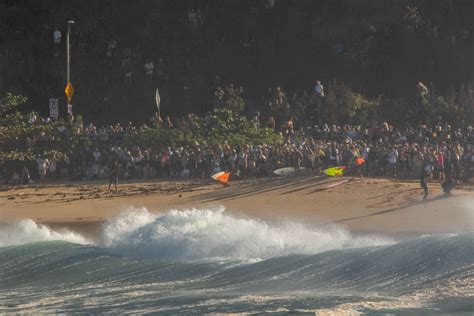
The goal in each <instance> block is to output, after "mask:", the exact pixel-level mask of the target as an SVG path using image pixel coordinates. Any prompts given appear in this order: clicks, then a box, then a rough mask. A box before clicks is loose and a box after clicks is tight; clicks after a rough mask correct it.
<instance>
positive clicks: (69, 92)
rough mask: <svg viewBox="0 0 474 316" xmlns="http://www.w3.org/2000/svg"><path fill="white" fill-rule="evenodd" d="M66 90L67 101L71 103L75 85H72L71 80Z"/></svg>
mask: <svg viewBox="0 0 474 316" xmlns="http://www.w3.org/2000/svg"><path fill="white" fill-rule="evenodd" d="M64 92H66V97H67V102H68V103H71V100H72V96H73V95H74V87H73V86H72V84H71V81H68V82H67V85H66V88H65V89H64Z"/></svg>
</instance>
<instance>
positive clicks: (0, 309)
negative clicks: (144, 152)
mask: <svg viewBox="0 0 474 316" xmlns="http://www.w3.org/2000/svg"><path fill="white" fill-rule="evenodd" d="M10 313H31V314H51V313H63V314H68V313H87V314H88V313H91V314H97V313H110V314H127V313H133V314H136V313H138V314H148V313H149V314H160V315H166V314H185V315H194V314H196V315H200V314H221V313H253V314H272V315H274V314H277V315H290V314H291V315H292V314H302V315H305V314H308V315H314V314H316V315H334V314H338V313H339V314H343V315H347V314H349V315H360V314H369V315H381V314H382V315H391V314H393V315H399V314H404V315H425V314H426V315H433V314H434V315H436V314H439V315H445V314H456V315H457V314H459V315H472V314H474V233H464V234H459V235H456V234H450V235H430V236H421V237H417V238H413V239H409V240H404V241H394V240H391V239H389V238H385V237H383V236H375V235H364V236H362V235H352V234H351V233H349V232H348V231H346V230H344V229H342V228H340V227H337V226H332V227H315V226H310V225H306V224H302V223H298V222H289V221H285V222H265V221H262V220H256V219H251V218H237V217H233V216H231V215H229V214H227V213H226V212H225V210H224V209H223V208H216V209H189V210H184V211H176V210H174V211H173V210H172V211H169V212H166V213H161V214H152V213H150V212H148V211H147V210H146V209H130V210H128V211H126V212H124V214H123V215H121V216H118V217H116V218H113V219H111V220H109V221H108V222H107V223H105V224H104V225H103V227H102V228H101V234H100V237H99V238H97V239H96V240H90V239H87V238H85V237H83V236H81V235H79V234H77V233H74V232H71V231H65V230H63V231H53V230H51V229H50V228H48V227H46V226H42V225H39V224H37V223H35V222H34V221H32V220H28V219H26V220H21V221H18V222H16V223H11V224H8V225H7V224H5V225H3V226H0V314H10Z"/></svg>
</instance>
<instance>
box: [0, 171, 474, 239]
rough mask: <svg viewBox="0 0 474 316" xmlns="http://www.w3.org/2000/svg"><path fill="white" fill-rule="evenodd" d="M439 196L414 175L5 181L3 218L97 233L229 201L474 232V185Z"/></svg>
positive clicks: (304, 217) (231, 208) (367, 226)
mask: <svg viewBox="0 0 474 316" xmlns="http://www.w3.org/2000/svg"><path fill="white" fill-rule="evenodd" d="M453 192H454V193H453V195H452V196H450V197H446V196H444V195H443V194H442V191H441V188H440V186H439V184H437V183H432V184H431V194H430V196H429V198H428V200H426V201H423V200H422V196H421V190H420V188H419V184H418V182H416V181H392V180H385V179H367V178H366V179H359V178H327V177H316V176H314V177H298V178H295V177H290V178H268V179H252V180H242V181H238V182H231V184H230V185H229V186H227V187H224V186H222V185H221V184H219V183H216V182H212V181H207V180H193V181H160V182H156V181H148V182H139V183H135V182H133V183H122V184H120V186H119V191H118V192H117V193H109V192H107V186H106V184H105V183H103V182H88V183H62V184H36V185H34V186H31V187H2V191H1V192H0V222H12V221H15V220H18V219H22V218H30V219H32V220H34V221H35V222H37V223H42V224H47V225H49V226H52V227H54V228H68V229H71V230H74V231H78V232H80V233H83V234H86V235H90V236H94V235H96V234H97V233H98V231H99V229H98V228H99V225H100V224H101V223H102V222H103V221H105V220H107V218H110V217H113V216H116V215H118V214H120V213H123V212H126V211H127V210H130V209H133V208H143V207H144V208H147V209H148V210H149V211H151V212H163V211H167V210H170V209H178V210H183V209H189V208H193V207H195V208H200V207H219V206H224V207H225V208H226V212H228V213H230V214H232V215H234V216H244V217H245V216H246V217H252V218H260V219H263V220H267V221H268V220H270V221H272V220H276V221H277V220H287V219H291V220H293V221H299V222H304V223H310V224H311V225H329V224H337V225H340V226H343V227H345V228H348V229H349V230H351V231H354V232H370V233H372V232H373V233H383V234H387V235H392V236H396V235H398V236H405V235H407V236H408V235H418V234H429V233H449V232H455V233H457V232H467V231H472V230H474V209H473V202H474V190H473V188H472V187H465V188H463V189H456V190H454V191H453Z"/></svg>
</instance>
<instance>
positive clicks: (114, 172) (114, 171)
mask: <svg viewBox="0 0 474 316" xmlns="http://www.w3.org/2000/svg"><path fill="white" fill-rule="evenodd" d="M119 167H120V165H119V163H118V161H117V160H114V161H113V162H112V164H111V165H110V167H109V189H108V191H109V192H110V187H111V186H112V183H113V184H114V186H115V192H117V191H118V175H119Z"/></svg>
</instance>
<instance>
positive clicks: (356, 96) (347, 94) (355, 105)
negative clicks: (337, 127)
mask: <svg viewBox="0 0 474 316" xmlns="http://www.w3.org/2000/svg"><path fill="white" fill-rule="evenodd" d="M325 103H326V108H327V114H328V117H329V118H330V121H332V122H337V123H339V124H341V123H346V124H349V123H359V124H360V123H366V122H367V121H368V120H369V118H372V117H373V116H374V115H375V113H376V111H377V109H378V107H379V100H369V99H367V98H366V97H364V96H363V95H361V94H360V93H357V92H354V91H353V90H351V89H350V88H348V87H346V86H345V85H344V84H343V83H341V82H338V81H334V82H333V83H332V84H331V85H330V86H329V92H328V93H327V94H326V98H325Z"/></svg>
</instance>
